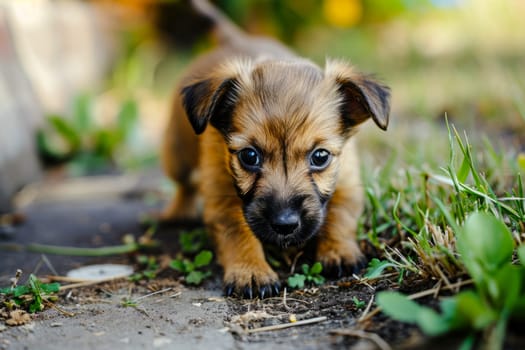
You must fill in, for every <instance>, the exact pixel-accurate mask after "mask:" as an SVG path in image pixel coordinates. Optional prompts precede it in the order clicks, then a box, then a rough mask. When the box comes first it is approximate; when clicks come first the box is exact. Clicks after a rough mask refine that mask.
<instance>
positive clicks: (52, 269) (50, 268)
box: [40, 254, 58, 275]
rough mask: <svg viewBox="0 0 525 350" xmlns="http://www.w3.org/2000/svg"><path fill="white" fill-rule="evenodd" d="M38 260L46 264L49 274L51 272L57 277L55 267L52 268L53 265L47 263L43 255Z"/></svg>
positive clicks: (49, 262)
mask: <svg viewBox="0 0 525 350" xmlns="http://www.w3.org/2000/svg"><path fill="white" fill-rule="evenodd" d="M40 259H42V261H43V262H44V263H45V264H46V266H47V268H48V269H49V270H51V272H53V273H54V274H55V275H58V272H57V270H55V267H54V266H53V264H51V261H49V259H48V258H47V256H46V255H45V254H42V256H41V257H40Z"/></svg>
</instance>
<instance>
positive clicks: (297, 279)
mask: <svg viewBox="0 0 525 350" xmlns="http://www.w3.org/2000/svg"><path fill="white" fill-rule="evenodd" d="M301 269H302V271H303V273H295V274H294V275H293V276H290V277H288V286H289V287H291V288H299V289H301V288H304V286H305V284H307V283H308V284H315V285H318V286H319V285H321V284H323V283H324V281H325V279H324V277H323V276H321V272H322V271H323V265H322V264H321V263H320V262H316V263H315V264H313V265H312V267H310V266H308V264H303V265H302V266H301Z"/></svg>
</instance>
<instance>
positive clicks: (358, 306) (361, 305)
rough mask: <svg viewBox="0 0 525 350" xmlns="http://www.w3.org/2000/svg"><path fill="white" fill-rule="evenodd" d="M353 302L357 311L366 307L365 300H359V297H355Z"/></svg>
mask: <svg viewBox="0 0 525 350" xmlns="http://www.w3.org/2000/svg"><path fill="white" fill-rule="evenodd" d="M352 302H353V303H354V306H355V307H356V309H362V308H364V307H365V306H366V302H365V301H364V300H359V299H358V298H357V297H353V298H352Z"/></svg>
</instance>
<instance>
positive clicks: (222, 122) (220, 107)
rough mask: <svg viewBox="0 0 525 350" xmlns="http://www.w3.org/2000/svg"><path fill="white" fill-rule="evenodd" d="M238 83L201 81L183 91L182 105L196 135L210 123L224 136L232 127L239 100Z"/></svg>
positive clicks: (232, 79)
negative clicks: (237, 100) (236, 104)
mask: <svg viewBox="0 0 525 350" xmlns="http://www.w3.org/2000/svg"><path fill="white" fill-rule="evenodd" d="M237 95H238V91H237V83H236V80H235V79H234V78H231V79H226V80H218V79H207V80H201V81H198V82H196V83H193V84H192V85H189V86H186V87H184V88H183V89H182V104H183V106H184V109H185V110H186V114H187V116H188V119H189V121H190V123H191V126H192V127H193V130H195V133H196V134H202V133H203V132H204V130H205V129H206V126H207V125H208V123H210V124H211V125H213V126H214V127H215V128H216V129H217V130H219V131H220V132H221V133H223V134H227V133H228V131H229V129H230V126H231V118H232V113H233V108H234V107H235V103H236V99H237Z"/></svg>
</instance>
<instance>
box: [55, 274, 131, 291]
mask: <svg viewBox="0 0 525 350" xmlns="http://www.w3.org/2000/svg"><path fill="white" fill-rule="evenodd" d="M122 278H126V277H124V276H120V277H108V278H102V279H99V280H94V281H83V282H78V283H72V284H67V285H65V286H60V291H63V290H68V289H74V288H81V287H89V286H92V285H95V284H99V283H104V282H111V281H117V280H119V279H122Z"/></svg>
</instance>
